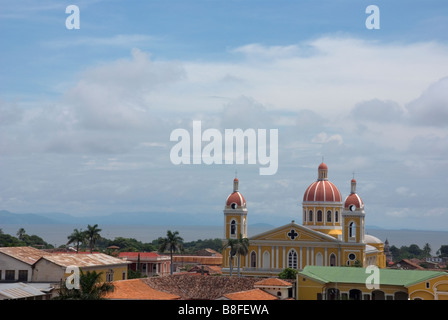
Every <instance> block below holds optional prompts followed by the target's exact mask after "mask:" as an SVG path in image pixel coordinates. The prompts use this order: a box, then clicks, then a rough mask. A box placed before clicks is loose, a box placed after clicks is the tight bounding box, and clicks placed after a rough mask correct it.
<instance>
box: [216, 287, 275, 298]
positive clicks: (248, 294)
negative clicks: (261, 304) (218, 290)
mask: <svg viewBox="0 0 448 320" xmlns="http://www.w3.org/2000/svg"><path fill="white" fill-rule="evenodd" d="M224 297H225V298H227V299H230V300H278V298H277V297H276V296H274V295H272V294H270V293H267V292H266V291H263V290H261V289H258V288H257V289H251V290H245V291H239V292H233V293H227V294H225V295H224Z"/></svg>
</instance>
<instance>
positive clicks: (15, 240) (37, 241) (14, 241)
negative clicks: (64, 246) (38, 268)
mask: <svg viewBox="0 0 448 320" xmlns="http://www.w3.org/2000/svg"><path fill="white" fill-rule="evenodd" d="M0 231H1V230H0ZM16 235H17V237H14V236H11V235H9V234H4V233H3V231H1V232H0V246H1V247H19V246H31V247H39V248H43V249H51V248H53V245H51V244H48V243H47V242H45V241H44V240H43V239H42V238H41V237H39V236H37V235H34V234H33V235H28V234H27V233H26V231H25V229H23V228H20V229H19V230H18V231H17V234H16Z"/></svg>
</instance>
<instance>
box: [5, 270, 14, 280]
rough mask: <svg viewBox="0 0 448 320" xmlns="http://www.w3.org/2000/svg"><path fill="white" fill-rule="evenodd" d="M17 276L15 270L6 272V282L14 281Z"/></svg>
mask: <svg viewBox="0 0 448 320" xmlns="http://www.w3.org/2000/svg"><path fill="white" fill-rule="evenodd" d="M15 276H16V272H15V270H6V271H5V280H8V281H14V280H15Z"/></svg>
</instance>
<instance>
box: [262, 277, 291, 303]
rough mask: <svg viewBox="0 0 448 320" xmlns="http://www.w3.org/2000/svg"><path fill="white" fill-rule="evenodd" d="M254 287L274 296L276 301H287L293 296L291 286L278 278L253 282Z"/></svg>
mask: <svg viewBox="0 0 448 320" xmlns="http://www.w3.org/2000/svg"><path fill="white" fill-rule="evenodd" d="M254 287H255V288H258V289H261V290H264V291H266V292H268V293H270V294H272V295H274V296H276V297H277V298H278V299H289V298H292V297H293V296H294V295H293V284H292V283H291V282H288V281H286V280H282V279H279V278H267V279H263V280H260V281H258V282H255V284H254Z"/></svg>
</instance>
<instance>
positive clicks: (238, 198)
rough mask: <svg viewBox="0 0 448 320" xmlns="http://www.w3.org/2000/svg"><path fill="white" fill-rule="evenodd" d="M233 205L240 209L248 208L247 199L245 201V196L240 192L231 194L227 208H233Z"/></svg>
mask: <svg viewBox="0 0 448 320" xmlns="http://www.w3.org/2000/svg"><path fill="white" fill-rule="evenodd" d="M232 203H236V205H237V206H238V207H245V206H246V199H244V197H243V195H242V194H241V193H239V192H238V191H235V192H233V193H231V194H230V195H229V196H228V197H227V200H226V206H231V205H232Z"/></svg>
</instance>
